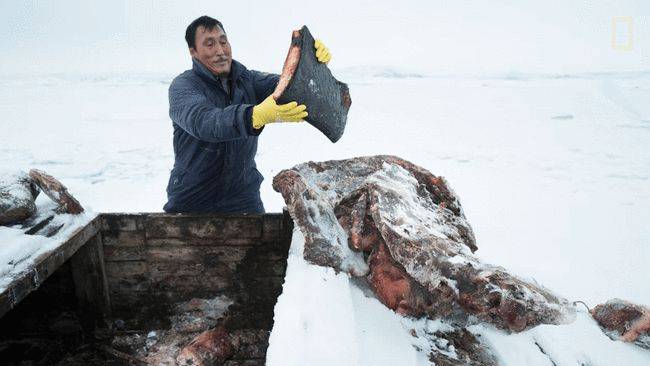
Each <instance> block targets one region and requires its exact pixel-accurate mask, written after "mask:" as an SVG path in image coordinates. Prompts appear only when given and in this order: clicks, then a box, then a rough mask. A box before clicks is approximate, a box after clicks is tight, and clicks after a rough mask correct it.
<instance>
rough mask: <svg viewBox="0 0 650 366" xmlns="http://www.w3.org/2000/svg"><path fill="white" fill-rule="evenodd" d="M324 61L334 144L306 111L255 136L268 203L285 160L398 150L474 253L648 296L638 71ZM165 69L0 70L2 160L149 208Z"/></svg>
mask: <svg viewBox="0 0 650 366" xmlns="http://www.w3.org/2000/svg"><path fill="white" fill-rule="evenodd" d="M335 74H336V75H337V76H339V78H340V79H342V80H345V81H347V82H349V84H350V88H351V92H352V99H353V104H352V109H351V111H350V115H349V118H348V126H347V130H346V132H345V135H344V136H343V138H342V139H341V140H340V141H339V142H338V143H336V144H332V143H330V142H329V141H328V140H327V139H326V138H325V137H324V136H322V135H321V134H320V133H319V132H318V131H317V130H316V129H314V128H313V127H311V126H309V125H308V124H306V123H303V124H299V125H294V124H292V125H272V126H269V128H267V129H266V130H265V131H264V133H263V135H262V137H261V138H260V147H259V152H258V159H257V160H258V166H259V169H260V171H261V172H262V174H264V176H265V177H266V180H265V181H264V183H263V187H262V194H263V200H264V202H265V205H266V209H267V211H276V212H277V211H280V210H281V208H282V206H283V201H282V197H281V196H280V194H278V193H276V192H274V191H273V189H272V188H271V178H272V177H273V176H274V175H275V174H276V173H278V171H279V170H281V169H283V168H288V167H291V166H293V165H294V164H297V163H300V162H304V161H307V160H315V161H320V160H329V159H337V158H348V157H352V156H359V155H372V154H394V155H398V156H400V157H402V158H405V159H408V160H411V161H413V162H415V163H417V164H419V165H421V166H424V167H425V168H427V169H429V170H431V171H432V172H433V173H434V174H438V175H443V176H445V177H447V178H448V179H449V182H450V184H451V185H452V187H453V188H454V189H455V190H456V192H457V193H458V195H459V196H460V197H461V200H462V203H463V206H464V208H465V212H466V215H467V216H468V219H469V221H470V223H471V224H472V225H473V227H474V229H475V231H476V236H477V241H478V246H479V251H478V252H477V254H478V255H479V256H480V257H481V258H483V259H485V260H486V261H488V262H490V263H494V264H500V265H503V266H505V267H506V268H508V269H510V270H512V271H514V272H516V273H518V274H520V275H523V276H529V277H533V278H535V279H536V280H537V281H538V282H540V283H542V284H544V285H545V286H547V287H549V288H551V289H554V290H555V291H557V292H559V293H560V294H561V295H563V296H565V297H567V298H569V299H570V300H578V299H580V300H584V301H586V302H587V303H588V304H589V305H590V306H593V305H595V304H596V303H599V302H604V301H605V300H607V299H609V298H613V297H620V298H624V299H628V300H630V301H634V302H638V303H642V304H650V286H648V283H650V274H649V272H648V271H647V268H648V264H649V263H650V225H648V221H649V218H650V148H648V147H649V146H650V104H649V103H647V101H648V100H650V73H621V74H584V75H573V76H572V75H563V76H553V75H546V76H545V75H519V76H514V75H506V76H504V77H502V78H451V77H449V78H443V77H420V78H417V77H404V75H401V74H400V72H399V70H396V69H381V68H374V69H373V68H364V69H359V68H352V69H342V70H338V71H335ZM172 77H173V75H155V74H124V75H113V76H86V77H80V76H71V75H53V76H47V77H32V78H25V77H3V79H2V80H1V81H0V116H1V117H0V123H1V125H2V130H1V133H2V139H1V140H2V143H1V144H0V167H2V168H18V169H23V170H28V169H30V168H38V169H42V170H45V171H46V172H48V173H50V174H52V175H54V176H55V177H57V178H59V179H60V180H61V181H62V182H63V183H64V184H66V185H67V186H68V188H69V189H70V191H71V192H72V193H73V194H74V195H75V196H76V197H77V198H78V199H79V200H80V202H81V203H82V204H83V205H84V206H86V207H88V208H90V209H92V210H94V211H95V212H107V211H161V209H162V206H163V204H164V202H165V200H166V196H165V187H166V183H167V179H168V175H169V170H170V169H171V167H172V164H173V152H172V146H171V145H172V144H171V131H172V129H171V121H170V120H169V118H168V116H167V108H168V105H167V87H168V85H169V82H170V80H171V78H172ZM0 230H5V229H0Z"/></svg>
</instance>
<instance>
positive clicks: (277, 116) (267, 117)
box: [252, 95, 307, 129]
mask: <svg viewBox="0 0 650 366" xmlns="http://www.w3.org/2000/svg"><path fill="white" fill-rule="evenodd" d="M306 109H307V107H306V106H304V105H302V104H301V105H298V103H296V102H290V103H287V104H280V105H278V104H277V103H276V102H275V99H273V96H272V95H269V96H268V98H266V99H264V101H263V102H262V103H260V104H258V105H256V106H255V107H253V118H252V119H253V128H255V129H260V128H262V127H264V125H266V124H268V123H274V122H300V121H302V120H303V119H305V117H307V111H306Z"/></svg>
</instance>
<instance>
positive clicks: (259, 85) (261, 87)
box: [250, 70, 280, 104]
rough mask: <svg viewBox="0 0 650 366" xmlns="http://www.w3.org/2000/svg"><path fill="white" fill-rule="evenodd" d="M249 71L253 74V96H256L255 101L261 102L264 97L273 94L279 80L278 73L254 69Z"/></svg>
mask: <svg viewBox="0 0 650 366" xmlns="http://www.w3.org/2000/svg"><path fill="white" fill-rule="evenodd" d="M250 73H251V75H253V86H254V88H255V96H257V103H258V104H259V103H262V102H263V101H264V99H266V98H267V97H268V96H269V95H271V94H273V91H274V90H275V87H276V86H277V85H278V81H279V80H280V75H277V74H269V73H266V72H261V71H255V70H250Z"/></svg>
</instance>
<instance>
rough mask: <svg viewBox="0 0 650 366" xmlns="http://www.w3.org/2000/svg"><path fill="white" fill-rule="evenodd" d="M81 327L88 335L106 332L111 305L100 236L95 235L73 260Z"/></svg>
mask: <svg viewBox="0 0 650 366" xmlns="http://www.w3.org/2000/svg"><path fill="white" fill-rule="evenodd" d="M70 266H71V269H72V279H73V281H74V286H75V294H76V296H77V301H78V302H79V310H80V312H79V313H80V321H81V326H82V328H83V329H84V331H85V332H86V333H87V334H92V332H93V331H94V330H95V328H106V327H107V326H108V324H109V319H110V315H111V302H110V297H109V292H108V284H107V282H106V272H105V269H104V258H103V250H102V242H101V235H95V236H94V237H92V238H91V239H90V240H88V242H87V243H86V244H85V245H83V246H82V247H81V248H79V250H77V252H76V253H75V254H74V255H73V256H72V257H71V258H70Z"/></svg>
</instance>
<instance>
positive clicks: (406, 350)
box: [267, 229, 650, 366]
mask: <svg viewBox="0 0 650 366" xmlns="http://www.w3.org/2000/svg"><path fill="white" fill-rule="evenodd" d="M303 245H304V238H303V236H302V234H301V233H300V231H299V230H298V229H296V230H295V231H294V236H293V241H292V245H291V251H290V254H289V260H288V267H287V276H286V278H285V283H284V286H283V292H282V294H281V295H280V297H279V299H278V303H277V305H276V307H275V318H274V320H275V325H274V328H273V332H272V333H271V338H270V340H269V349H268V352H267V365H269V366H298V365H310V366H329V365H346V366H347V365H350V366H352V365H354V366H384V365H385V366H394V365H400V366H430V365H431V362H430V361H429V360H428V357H427V356H428V354H429V353H430V352H431V350H432V347H436V351H438V352H441V351H442V352H443V353H445V355H447V356H449V357H451V358H456V351H455V349H454V346H453V345H449V344H447V343H446V342H445V340H442V341H441V339H440V338H438V340H437V341H435V342H431V341H429V340H428V339H429V338H433V339H435V336H434V337H432V334H433V333H434V332H436V331H438V330H440V331H447V330H449V331H451V330H452V329H453V328H452V326H451V325H450V324H447V323H445V322H444V321H440V320H434V321H432V320H427V319H419V320H416V319H410V318H405V317H402V316H399V315H397V314H395V313H394V312H392V311H391V310H389V309H387V308H386V307H385V306H384V305H382V304H381V303H380V302H379V301H378V300H377V299H376V298H375V297H374V296H373V295H372V293H371V292H369V291H368V292H367V291H364V289H363V287H362V286H358V285H357V284H356V283H355V282H354V281H353V280H351V279H350V278H349V277H348V276H347V275H346V274H342V273H339V274H336V273H335V272H334V270H333V269H331V268H325V267H319V266H314V265H310V264H307V263H306V262H305V261H304V260H303V259H302V247H303ZM469 331H470V332H471V333H472V334H474V335H475V336H476V337H477V338H478V339H479V340H480V342H481V343H482V344H483V345H484V346H485V347H488V348H489V349H490V352H491V353H493V354H494V356H495V358H496V360H497V361H498V364H499V365H504V366H510V365H512V366H515V365H517V366H518V365H527V366H575V365H591V366H614V365H626V366H644V365H648V364H649V362H650V352H648V351H647V350H643V349H641V348H639V347H637V346H634V345H631V344H625V343H622V342H618V341H613V340H611V339H609V338H608V337H607V336H606V335H605V334H604V333H603V332H602V331H601V330H600V328H599V327H598V325H597V324H596V322H595V321H594V320H593V319H592V318H591V316H590V315H589V314H588V313H587V312H586V310H585V309H584V308H582V309H580V308H579V309H578V313H577V318H576V320H575V321H574V322H572V323H571V324H566V325H540V326H538V327H536V328H533V329H531V330H528V331H525V332H522V333H519V334H510V335H508V334H505V333H503V332H502V331H499V330H496V329H495V328H493V327H491V326H489V325H485V324H477V325H472V326H470V327H469ZM542 350H543V351H542Z"/></svg>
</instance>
